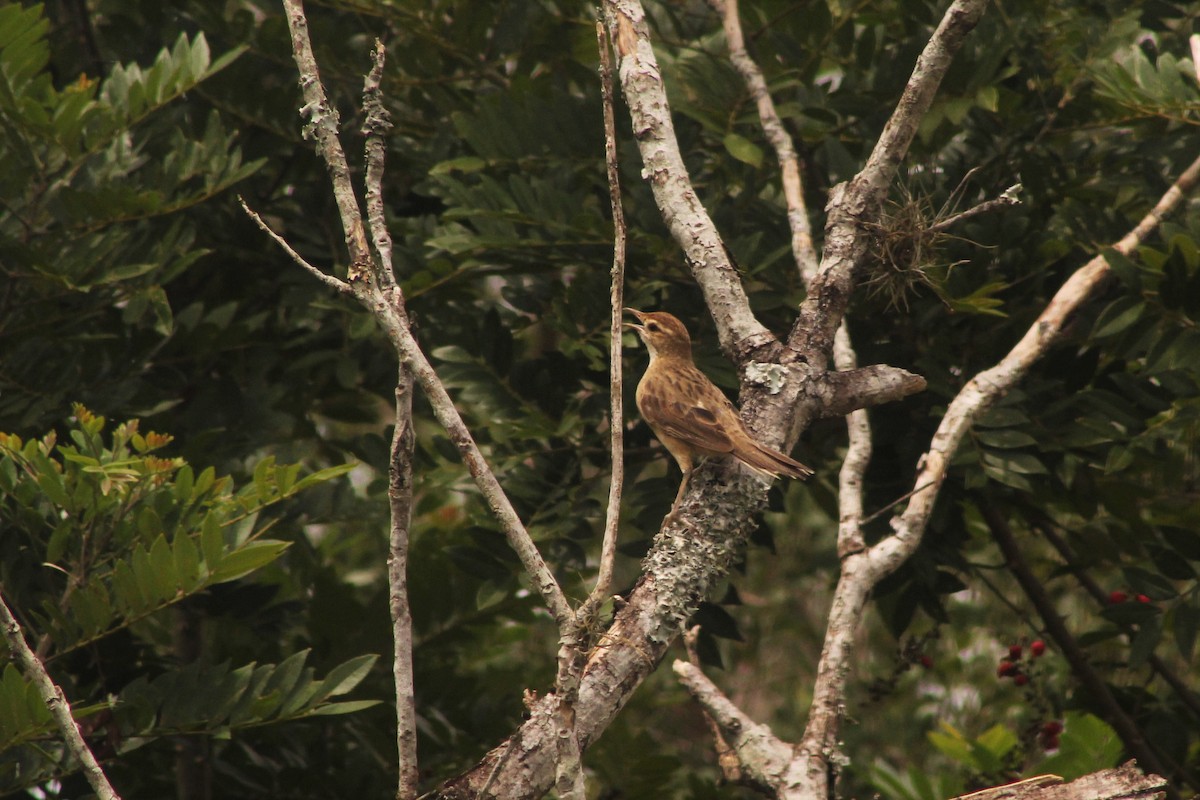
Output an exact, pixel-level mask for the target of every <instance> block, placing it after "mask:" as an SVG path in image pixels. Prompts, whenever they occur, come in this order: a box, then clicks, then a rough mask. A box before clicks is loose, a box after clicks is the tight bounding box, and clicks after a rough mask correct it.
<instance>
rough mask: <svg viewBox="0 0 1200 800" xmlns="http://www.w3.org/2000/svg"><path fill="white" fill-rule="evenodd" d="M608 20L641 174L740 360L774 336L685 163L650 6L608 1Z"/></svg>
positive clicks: (725, 341)
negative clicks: (654, 44) (648, 18)
mask: <svg viewBox="0 0 1200 800" xmlns="http://www.w3.org/2000/svg"><path fill="white" fill-rule="evenodd" d="M604 19H605V22H606V24H607V25H608V31H609V35H610V36H611V37H612V39H613V41H614V42H616V46H617V56H618V60H617V68H618V74H619V76H620V78H621V87H622V89H623V90H624V92H625V103H626V105H628V106H629V114H630V117H631V118H632V121H633V134H634V137H635V138H636V139H637V142H638V149H639V150H640V151H641V154H642V163H643V164H644V169H643V171H642V174H643V175H644V176H645V177H646V180H647V181H649V183H650V189H651V191H652V192H653V193H654V199H655V202H656V203H657V204H658V210H659V212H660V213H661V214H662V217H663V221H664V222H665V223H666V224H667V228H668V229H669V230H670V231H671V235H672V236H674V237H675V241H676V242H677V243H678V244H679V246H680V248H681V249H682V250H683V253H684V256H685V258H687V262H688V266H689V267H691V270H692V276H693V277H694V278H695V279H696V283H697V285H698V286H699V287H700V291H701V292H702V293H703V294H704V300H705V303H706V304H707V306H708V310H709V313H711V314H712V315H713V320H714V321H715V322H716V324H717V337H718V339H719V340H720V344H721V349H722V350H724V351H725V353H726V354H727V355H729V356H730V357H731V358H732V359H733V360H734V361H735V362H737V363H741V361H742V360H743V356H744V354H746V353H749V352H751V351H753V350H755V349H757V348H759V347H763V346H765V345H768V344H770V343H772V342H774V341H775V337H774V336H773V335H772V334H771V332H770V331H768V330H767V329H766V328H765V327H763V325H762V324H761V323H760V322H759V321H758V320H757V319H755V317H754V314H753V313H752V312H751V310H750V304H749V301H748V300H747V298H746V292H745V289H743V287H742V283H741V279H740V278H739V277H738V274H737V270H736V269H735V267H734V266H733V264H732V263H731V262H730V260H729V253H728V252H727V251H726V250H725V245H724V243H723V242H722V241H721V236H720V234H719V233H718V232H717V228H716V226H715V225H714V224H713V221H712V219H711V218H710V217H709V215H708V212H707V211H706V210H705V209H704V206H703V205H702V204H701V203H700V199H699V197H698V196H697V195H696V190H695V187H693V186H692V182H691V178H690V177H689V176H688V172H687V167H686V166H684V163H683V156H682V155H681V154H680V152H679V142H678V141H677V140H676V138H675V126H674V124H673V123H672V122H671V109H670V105H669V104H668V103H667V93H666V90H665V89H664V87H663V82H662V74H661V73H660V72H659V69H658V62H657V60H656V59H655V57H654V51H653V49H652V48H651V45H650V31H649V27H648V25H647V24H646V12H645V10H644V9H643V8H642V4H641V3H640V2H639V0H605V3H604Z"/></svg>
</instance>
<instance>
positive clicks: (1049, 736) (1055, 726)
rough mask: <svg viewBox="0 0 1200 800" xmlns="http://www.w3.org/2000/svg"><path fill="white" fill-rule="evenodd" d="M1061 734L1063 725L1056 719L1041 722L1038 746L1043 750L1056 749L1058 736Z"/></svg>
mask: <svg viewBox="0 0 1200 800" xmlns="http://www.w3.org/2000/svg"><path fill="white" fill-rule="evenodd" d="M1062 732H1063V724H1062V723H1061V722H1059V721H1058V720H1056V719H1052V720H1050V721H1049V722H1043V723H1042V727H1041V728H1040V729H1039V730H1038V744H1040V745H1041V746H1042V749H1043V750H1057V749H1058V735H1059V734H1060V733H1062Z"/></svg>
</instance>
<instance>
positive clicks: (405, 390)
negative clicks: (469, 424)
mask: <svg viewBox="0 0 1200 800" xmlns="http://www.w3.org/2000/svg"><path fill="white" fill-rule="evenodd" d="M386 56H387V51H386V49H385V48H384V46H383V42H381V41H380V40H378V39H376V40H375V48H374V50H373V51H372V53H371V61H372V66H371V70H370V71H369V72H368V73H367V77H366V79H365V80H364V81H363V110H364V111H365V112H366V115H365V116H366V118H365V120H364V123H363V134H364V135H365V136H366V143H365V153H364V158H365V161H366V203H367V224H368V227H369V228H370V233H371V243H372V244H373V245H374V247H375V256H376V258H378V259H379V261H378V267H379V273H380V276H379V277H381V278H382V281H381V283H383V284H385V285H389V284H392V283H394V281H393V280H392V278H393V275H392V237H391V234H389V233H388V229H387V222H386V219H385V217H384V209H383V173H384V161H385V157H386V153H387V147H386V141H385V137H386V136H387V133H388V131H390V130H391V127H392V123H391V119H390V118H389V117H388V113H387V110H386V109H385V108H384V106H383V94H382V92H381V91H380V88H379V87H380V83H381V82H382V80H383V66H384V60H385V58H386ZM397 291H398V288H397ZM403 308H404V306H403V302H401V303H400V304H399V309H398V310H400V311H403ZM412 394H413V376H412V371H411V370H410V369H409V368H408V365H407V364H405V363H401V364H400V365H399V374H398V375H397V378H396V417H395V423H394V427H393V429H392V445H391V458H390V459H389V460H388V506H389V510H390V512H391V533H390V535H389V537H388V608H389V610H390V612H391V617H392V643H393V648H392V680H393V682H394V684H395V687H396V759H397V766H398V769H397V784H396V800H410V798H414V797H416V796H417V788H418V785H419V782H420V771H419V768H418V761H417V711H416V699H415V694H414V688H413V631H412V611H411V609H410V608H409V602H408V547H409V533H410V527H411V525H412V507H413V448H414V446H415V444H416V434H415V432H414V431H413V420H412Z"/></svg>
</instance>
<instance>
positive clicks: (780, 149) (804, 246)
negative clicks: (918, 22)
mask: <svg viewBox="0 0 1200 800" xmlns="http://www.w3.org/2000/svg"><path fill="white" fill-rule="evenodd" d="M708 4H709V5H710V6H712V8H713V9H714V10H715V11H716V12H717V13H718V14H720V15H721V24H722V27H723V28H724V29H725V41H726V43H727V44H728V45H729V60H730V61H731V62H732V63H733V66H734V69H736V70H737V71H738V73H739V74H740V75H741V76H742V80H743V81H745V83H746V88H747V89H749V90H750V94H751V96H752V97H753V98H754V102H755V105H756V106H757V107H758V119H759V121H760V122H761V123H762V127H763V133H765V134H766V136H767V141H769V142H770V143H771V147H773V148H774V149H775V158H776V159H778V160H779V170H780V173H781V178H780V179H781V182H782V184H783V197H784V201H785V202H786V203H787V219H788V226H789V227H790V228H791V231H792V258H794V259H795V260H796V266H797V267H798V268H799V270H800V274H801V276H803V278H804V282H805V283H806V284H807V283H809V282H811V281H812V279H813V278H814V277H816V274H817V251H816V249H815V248H814V247H813V237H812V224H811V223H810V222H809V219H808V206H807V204H806V203H805V202H804V183H803V180H802V178H801V175H800V159H798V158H797V157H796V146H795V144H794V143H793V142H792V136H791V134H790V133H788V132H787V128H785V127H784V125H783V121H782V120H781V119H779V114H778V113H777V112H776V111H775V101H774V100H772V99H771V93H770V92H769V91H768V90H767V81H766V79H765V78H763V74H762V70H761V69H759V66H758V64H757V63H756V62H755V61H754V59H753V58H751V57H750V53H749V52H747V50H746V39H745V37H744V36H743V35H742V22H741V19H740V18H739V15H738V0H708Z"/></svg>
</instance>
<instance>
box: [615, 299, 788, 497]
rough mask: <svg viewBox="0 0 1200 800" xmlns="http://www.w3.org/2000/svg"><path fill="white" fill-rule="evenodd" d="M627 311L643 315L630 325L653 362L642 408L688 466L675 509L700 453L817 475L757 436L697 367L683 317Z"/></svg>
mask: <svg viewBox="0 0 1200 800" xmlns="http://www.w3.org/2000/svg"><path fill="white" fill-rule="evenodd" d="M625 310H626V311H628V312H629V313H631V314H633V315H634V316H636V317H637V318H638V322H640V323H641V324H640V325H634V324H632V323H630V324H629V327H631V328H633V329H634V330H635V331H637V333H638V336H640V337H641V339H642V341H643V342H644V343H645V345H646V349H647V350H649V351H650V365H649V366H648V367H646V372H645V374H644V375H642V380H641V381H640V382H639V383H638V388H637V406H638V411H640V412H641V414H642V419H644V420H645V421H646V424H647V425H649V426H650V429H651V430H653V431H654V435H655V436H657V437H658V440H659V441H660V442H662V443H663V446H664V447H666V448H667V450H668V451H669V452H670V453H671V455H672V456H674V457H675V460H676V461H677V462H679V468H680V469H681V470H683V480H682V481H681V482H680V484H679V492H678V493H677V494H676V495H675V502H674V503H673V504H672V505H671V514H674V513H675V511H676V510H677V509H678V508H679V502H680V500H682V499H683V493H684V492H685V491H686V490H687V485H688V480H689V479H690V478H691V476H692V470H693V469H694V468H695V466H696V459H697V458H699V457H703V456H733V457H734V458H736V459H737V460H738V461H741V462H742V463H743V464H745V465H747V466H749V467H750V468H752V469H754V470H756V471H758V472H760V473H763V474H766V475H775V476H778V475H786V476H787V477H789V478H806V477H808V476H809V475H811V474H812V470H810V469H809V468H808V467H806V466H804V465H803V464H801V463H800V462H799V461H795V460H793V459H791V458H789V457H788V456H786V455H784V454H783V453H780V452H777V451H775V450H772V449H771V448H769V447H766V446H764V445H761V444H759V443H758V442H757V441H755V439H754V437H753V436H751V435H750V432H749V431H747V430H746V427H745V426H744V425H743V424H742V420H741V419H740V418H739V417H738V412H737V409H736V408H734V405H733V403H731V402H729V399H728V398H727V397H725V395H724V394H723V393H722V392H721V390H720V389H718V388H717V387H716V385H714V384H713V382H712V381H710V380H709V379H708V376H707V375H705V374H704V373H703V372H701V371H700V370H699V369H697V368H696V365H695V363H694V362H693V361H692V339H691V337H690V336H689V335H688V332H687V328H686V327H684V325H683V323H682V322H680V321H679V320H678V319H676V318H675V317H674V316H672V315H671V314H668V313H666V312H665V311H653V312H642V311H636V310H634V309H632V308H627V309H625Z"/></svg>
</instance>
